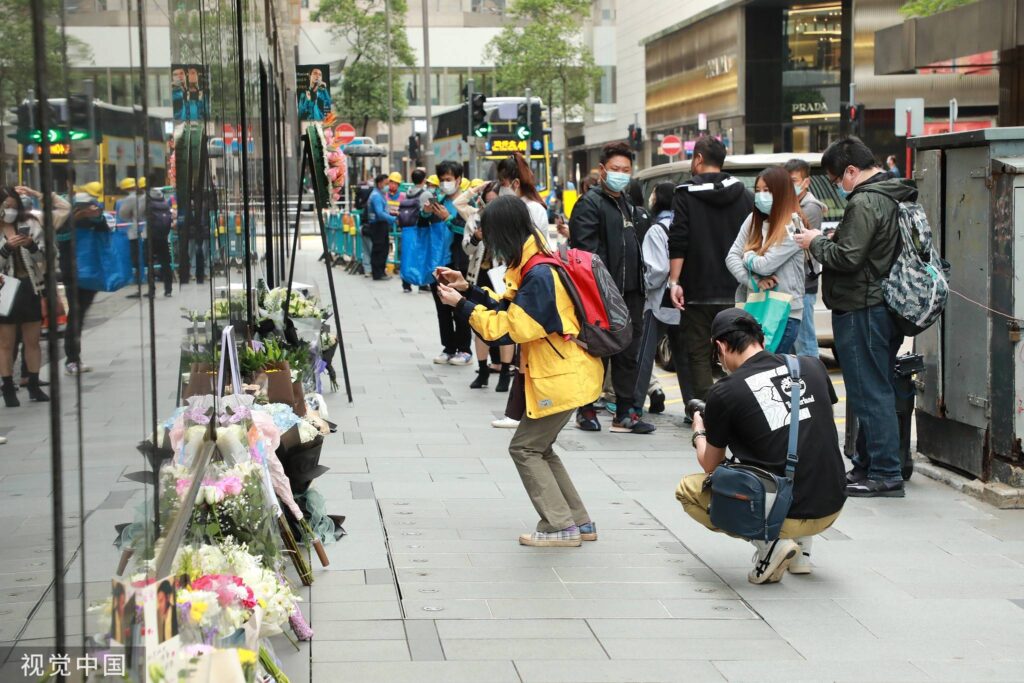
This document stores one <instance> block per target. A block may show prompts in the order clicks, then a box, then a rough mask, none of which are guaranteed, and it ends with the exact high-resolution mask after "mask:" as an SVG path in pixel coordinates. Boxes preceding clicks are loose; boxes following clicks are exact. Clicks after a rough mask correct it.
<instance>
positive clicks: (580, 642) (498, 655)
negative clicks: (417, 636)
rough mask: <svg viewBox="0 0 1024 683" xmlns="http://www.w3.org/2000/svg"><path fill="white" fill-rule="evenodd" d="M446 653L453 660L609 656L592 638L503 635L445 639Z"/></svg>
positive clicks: (589, 658) (592, 657) (581, 658)
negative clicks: (492, 637)
mask: <svg viewBox="0 0 1024 683" xmlns="http://www.w3.org/2000/svg"><path fill="white" fill-rule="evenodd" d="M442 644H443V646H444V654H445V657H447V658H448V659H449V660H453V661H457V660H469V661H472V660H487V659H499V660H506V659H515V660H526V659H547V660H553V659H572V660H593V659H607V657H608V655H606V654H605V652H604V650H603V649H602V648H601V644H600V643H598V642H597V640H596V639H595V638H594V637H593V636H591V637H589V638H563V639H557V640H551V639H548V638H500V639H469V638H463V639H457V640H443V641H442Z"/></svg>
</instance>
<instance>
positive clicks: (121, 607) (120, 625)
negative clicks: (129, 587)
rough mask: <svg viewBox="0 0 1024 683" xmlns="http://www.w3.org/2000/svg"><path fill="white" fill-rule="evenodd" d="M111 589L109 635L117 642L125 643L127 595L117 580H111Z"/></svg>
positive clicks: (122, 585)
mask: <svg viewBox="0 0 1024 683" xmlns="http://www.w3.org/2000/svg"><path fill="white" fill-rule="evenodd" d="M111 584H112V586H113V587H112V589H111V596H112V597H111V611H110V637H111V638H113V639H114V640H116V641H117V642H119V643H122V644H124V643H126V642H127V640H125V636H124V634H125V633H126V632H130V631H129V630H128V629H126V628H125V626H126V624H127V621H126V620H125V603H126V602H127V600H128V596H127V595H126V594H125V590H124V584H123V583H120V582H119V581H112V582H111Z"/></svg>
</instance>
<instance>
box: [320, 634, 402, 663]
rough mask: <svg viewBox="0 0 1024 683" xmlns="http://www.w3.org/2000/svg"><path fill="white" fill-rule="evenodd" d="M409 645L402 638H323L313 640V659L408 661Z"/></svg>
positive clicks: (329, 660) (321, 661) (333, 660)
mask: <svg viewBox="0 0 1024 683" xmlns="http://www.w3.org/2000/svg"><path fill="white" fill-rule="evenodd" d="M409 659H410V657H409V647H408V645H406V642H405V640H404V639H402V640H322V639H321V638H319V637H318V638H316V640H314V641H313V661H314V662H316V663H317V664H322V663H325V662H406V661H409Z"/></svg>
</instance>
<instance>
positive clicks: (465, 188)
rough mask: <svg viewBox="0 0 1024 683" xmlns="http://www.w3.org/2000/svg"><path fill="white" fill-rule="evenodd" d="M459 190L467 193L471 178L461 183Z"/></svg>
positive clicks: (464, 179)
mask: <svg viewBox="0 0 1024 683" xmlns="http://www.w3.org/2000/svg"><path fill="white" fill-rule="evenodd" d="M459 189H460V190H462V191H463V192H465V191H466V190H468V189H469V178H463V179H462V182H461V183H459Z"/></svg>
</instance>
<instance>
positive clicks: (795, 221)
mask: <svg viewBox="0 0 1024 683" xmlns="http://www.w3.org/2000/svg"><path fill="white" fill-rule="evenodd" d="M791 223H792V225H793V234H798V233H801V232H803V231H804V221H803V219H802V218H800V214H798V213H794V214H793V216H792V218H791Z"/></svg>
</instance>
